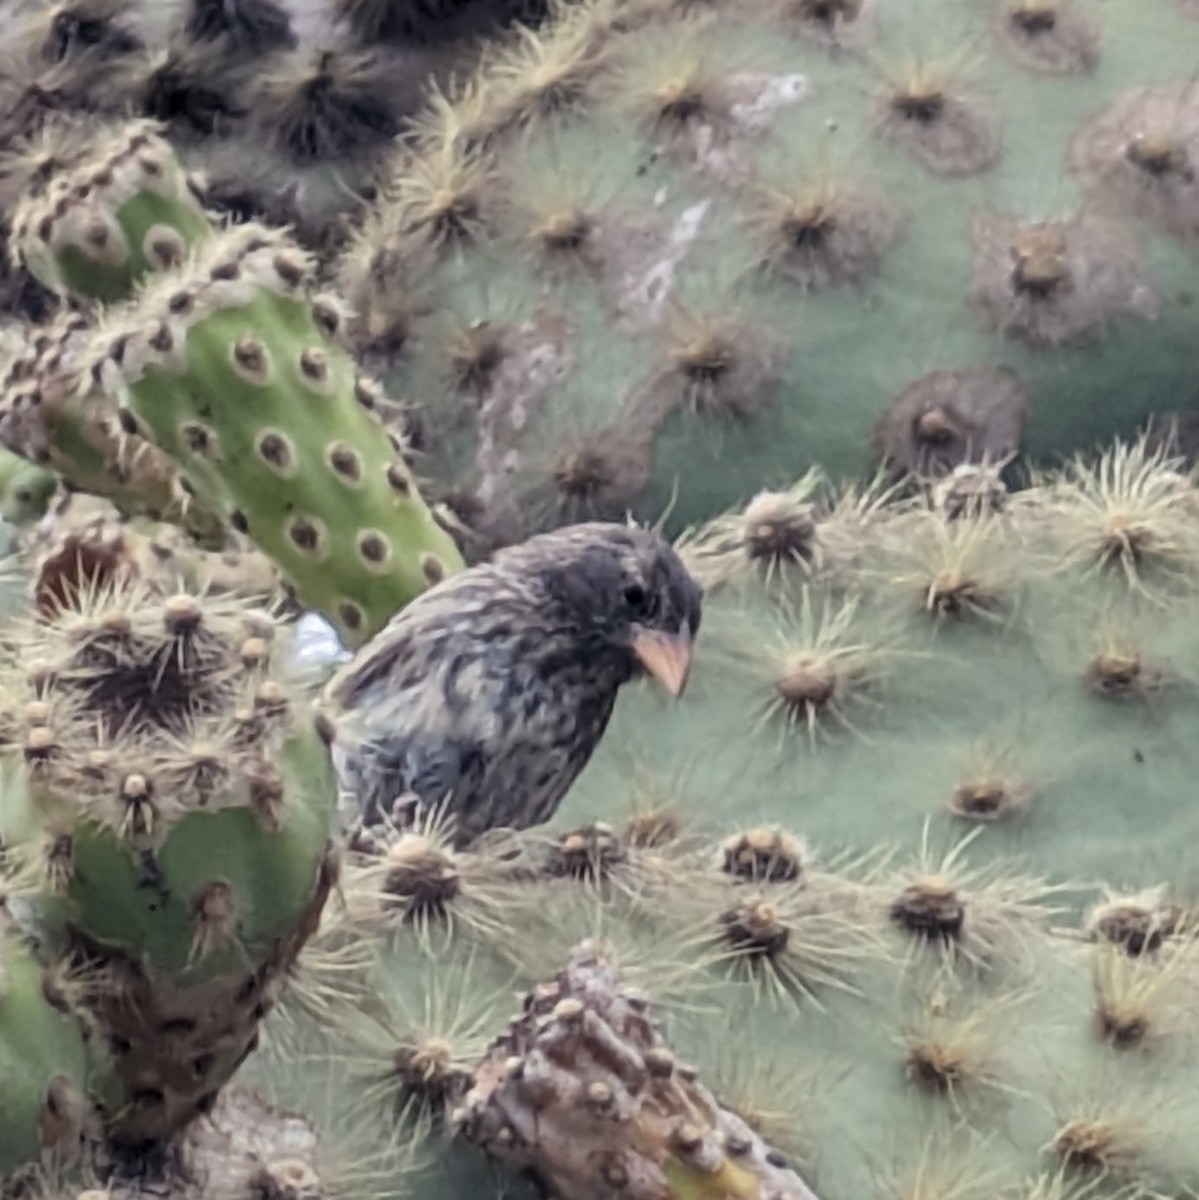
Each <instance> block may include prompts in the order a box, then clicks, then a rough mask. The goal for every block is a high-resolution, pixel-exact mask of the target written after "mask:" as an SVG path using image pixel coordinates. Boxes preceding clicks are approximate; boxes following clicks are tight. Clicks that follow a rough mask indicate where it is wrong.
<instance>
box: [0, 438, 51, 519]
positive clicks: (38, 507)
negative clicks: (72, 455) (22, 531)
mask: <svg viewBox="0 0 1199 1200" xmlns="http://www.w3.org/2000/svg"><path fill="white" fill-rule="evenodd" d="M57 484H58V479H57V477H56V476H55V475H54V474H53V473H52V472H50V471H45V470H43V469H42V468H41V467H39V466H37V465H36V464H34V463H31V462H28V461H27V460H26V459H23V458H21V457H19V456H18V455H16V454H13V453H12V452H11V451H9V450H5V449H3V448H0V516H2V517H3V518H4V519H5V520H6V521H7V522H8V523H9V524H10V525H15V526H17V527H21V526H24V525H29V524H32V523H33V522H34V521H36V520H37V519H38V518H39V517H41V516H42V515H43V513H45V511H46V506H47V505H48V504H49V502H50V496H51V493H52V492H53V491H54V489H55V487H56V486H57Z"/></svg>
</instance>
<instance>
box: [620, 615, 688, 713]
mask: <svg viewBox="0 0 1199 1200" xmlns="http://www.w3.org/2000/svg"><path fill="white" fill-rule="evenodd" d="M633 653H634V654H635V655H636V656H637V658H638V659H639V660H640V662H641V665H642V666H643V667H644V668H645V669H646V670H647V671H648V672H649V673H650V674H651V675H652V676H653V677H654V678H655V679H656V680H657V681H658V682H659V683H660V684H661V685H662V686H663V687H664V688H665V689H666V690H667V691H668V692H669V693H670V694H671V695H672V696H673V697H674V698H675V699H676V700H677V699H678V698H679V697H680V696H681V695H682V694H683V689H684V688H686V686H687V677H688V676H689V675H690V674H691V642H690V641H689V640H688V639H687V638H685V637H682V636H681V635H679V634H677V633H675V634H671V633H658V632H653V631H650V630H647V629H640V630H638V631H637V632H636V634H634V635H633Z"/></svg>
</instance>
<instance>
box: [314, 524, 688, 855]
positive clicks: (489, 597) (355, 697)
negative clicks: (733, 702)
mask: <svg viewBox="0 0 1199 1200" xmlns="http://www.w3.org/2000/svg"><path fill="white" fill-rule="evenodd" d="M701 604H702V592H701V589H700V587H699V585H698V584H697V583H696V582H695V580H694V579H692V578H691V576H690V575H689V574H688V573H687V570H686V569H685V567H684V566H683V564H682V562H681V561H680V560H679V557H678V555H676V554H675V552H674V550H673V549H672V548H671V547H670V546H669V545H668V544H667V543H666V542H665V541H663V540H662V539H661V538H660V537H658V536H657V535H656V534H653V533H650V532H648V531H646V530H641V529H633V528H627V527H625V526H623V525H615V524H603V523H599V522H595V523H589V524H585V525H572V526H569V527H567V528H565V529H558V530H555V531H554V532H552V533H545V534H541V535H540V536H538V537H534V538H530V539H529V540H528V541H527V542H523V543H522V544H520V545H518V546H512V547H509V548H507V549H505V550H501V551H499V552H498V553H497V554H496V555H495V556H494V557H493V558H491V559H490V560H489V561H487V562H485V563H482V564H480V565H478V566H475V567H472V568H470V569H469V570H466V571H462V572H459V573H458V574H455V575H452V576H450V577H449V578H448V579H446V580H445V581H444V582H442V583H440V584H438V585H437V586H436V587H434V588H432V589H430V590H429V591H428V592H426V593H425V594H424V595H422V596H420V597H419V598H418V599H417V600H415V601H414V602H413V603H412V604H410V605H409V606H408V607H407V608H405V609H404V610H403V611H401V612H400V613H398V614H397V615H396V616H395V617H394V618H393V619H392V621H391V623H390V624H389V625H388V626H387V627H386V628H385V629H383V630H382V631H381V632H380V633H379V634H378V635H377V636H376V637H375V638H374V639H373V640H372V641H371V642H370V643H368V644H367V645H366V646H365V647H363V649H362V650H361V651H359V653H358V655H357V657H356V658H355V659H354V660H353V661H352V662H351V663H349V664H348V665H347V666H346V667H344V668H343V669H342V670H341V671H340V672H339V673H338V674H337V675H335V676H334V677H333V679H332V680H331V681H330V683H329V685H328V688H327V690H326V702H327V703H328V706H329V710H330V713H331V715H332V716H333V718H334V722H335V725H336V729H337V738H336V742H335V743H334V747H333V756H334V762H335V763H336V766H337V770H338V774H339V776H340V781H341V786H342V788H343V789H344V790H345V791H347V792H349V793H351V794H352V795H353V796H354V797H355V799H356V802H357V811H358V814H360V816H361V818H362V819H363V820H364V821H365V823H366V824H367V825H375V824H378V823H380V822H383V821H387V820H391V819H395V817H396V814H397V813H398V812H400V811H401V810H403V809H404V807H405V806H407V805H410V804H411V803H412V801H414V800H415V801H418V802H419V805H420V807H421V808H423V809H424V810H425V811H430V810H437V809H440V810H441V811H444V812H445V813H446V814H447V815H449V816H450V817H451V818H452V820H453V822H454V827H455V837H456V840H457V842H458V844H460V845H463V844H465V843H467V842H469V841H472V840H473V839H474V838H476V837H478V836H479V835H480V834H482V833H484V832H486V831H487V830H489V829H494V828H498V827H508V828H512V829H525V828H528V827H529V826H531V825H539V824H541V823H542V822H543V821H547V820H549V818H550V817H551V816H553V814H554V811H555V809H557V807H558V805H559V803H561V801H562V798H563V797H564V796H565V795H566V792H567V791H568V789H569V788H570V785H571V784H572V783H573V782H574V781H575V778H576V777H577V776H578V774H579V772H580V771H582V769H583V768H584V767H585V766H586V765H587V761H588V760H589V759H590V757H591V755H592V753H593V751H594V750H595V748H596V746H597V744H598V743H599V740H600V738H601V737H602V736H603V733H604V730H605V728H606V727H607V725H608V719H609V717H610V716H611V715H612V708H613V706H614V704H615V702H616V694H617V692H618V691H619V689H620V687H621V685H622V684H625V683H628V682H629V681H630V680H632V679H634V678H636V677H637V676H639V675H644V674H648V675H650V676H652V677H653V678H655V679H656V680H657V681H658V682H659V683H660V684H661V685H662V686H663V687H665V688H666V690H667V691H668V692H669V693H670V694H671V695H672V696H675V697H678V696H680V695H681V694H682V692H683V689H684V687H685V686H686V683H687V676H688V673H689V670H690V667H691V651H692V646H693V643H694V640H695V636H696V634H697V633H698V631H699V623H700V611H701Z"/></svg>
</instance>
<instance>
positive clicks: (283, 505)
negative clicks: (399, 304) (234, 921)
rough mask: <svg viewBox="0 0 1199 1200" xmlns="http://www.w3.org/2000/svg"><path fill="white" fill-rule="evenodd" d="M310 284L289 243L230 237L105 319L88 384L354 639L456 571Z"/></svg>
mask: <svg viewBox="0 0 1199 1200" xmlns="http://www.w3.org/2000/svg"><path fill="white" fill-rule="evenodd" d="M312 282H313V264H312V261H311V258H310V257H309V256H308V255H306V254H305V253H303V252H302V251H300V250H299V248H298V247H296V246H295V245H294V244H293V243H291V242H290V241H289V240H288V239H287V238H286V236H285V235H283V234H282V233H279V232H277V231H273V230H269V229H267V228H265V227H263V226H258V225H243V226H239V227H237V228H235V229H232V230H230V231H229V232H228V233H226V234H224V235H222V236H221V237H219V238H213V239H210V240H209V241H208V242H206V243H205V244H204V245H203V246H202V247H201V248H200V249H199V250H198V251H197V253H196V254H195V255H194V256H193V257H192V258H191V259H189V261H188V263H187V265H186V266H185V267H184V268H183V269H182V270H181V271H179V272H174V273H171V274H168V275H165V276H163V277H162V278H161V279H159V280H157V281H155V283H154V284H153V285H152V286H150V287H148V288H147V289H146V290H145V292H144V293H143V294H142V295H141V296H139V297H138V299H137V301H136V303H134V304H132V305H130V306H129V307H127V308H126V309H123V310H120V311H118V312H115V313H113V314H111V320H110V321H109V322H108V323H106V325H105V326H103V327H102V328H101V329H100V330H99V331H98V333H97V335H96V338H95V340H94V343H93V348H92V353H91V362H92V366H91V374H92V376H93V377H94V378H95V379H97V380H98V381H99V382H100V384H101V386H102V387H103V388H104V389H105V390H106V391H107V392H108V394H109V395H111V396H112V397H113V398H114V399H116V400H117V402H118V403H119V404H120V406H121V408H122V412H123V418H122V419H123V421H124V424H125V425H126V426H127V427H128V428H129V429H130V430H131V432H134V433H136V434H137V435H138V436H140V437H143V438H145V439H146V440H148V441H151V442H153V443H154V444H155V445H157V446H158V447H159V448H160V449H161V450H163V451H164V452H165V453H166V454H167V455H169V456H170V458H171V459H173V460H174V461H175V462H177V463H179V464H180V466H181V467H182V469H183V470H184V471H185V473H186V477H187V479H188V481H189V484H190V486H191V488H192V490H193V491H194V493H195V494H196V495H197V496H198V497H200V499H201V500H202V501H203V502H205V503H206V505H207V506H208V507H210V508H212V509H213V510H215V511H218V512H220V513H222V514H223V515H224V516H225V517H226V518H227V520H228V522H229V524H230V525H231V526H232V527H233V528H234V529H235V530H237V531H238V532H240V533H244V534H246V535H247V536H248V537H249V538H250V539H251V540H252V541H253V542H254V543H255V544H256V545H257V546H259V547H260V548H261V549H262V550H263V552H264V553H265V554H267V555H268V556H269V557H270V558H271V559H272V560H273V561H274V562H276V563H277V564H278V565H279V566H280V568H281V569H282V570H283V572H284V573H285V575H286V576H287V578H288V579H289V580H290V581H291V582H292V583H294V585H295V586H296V589H297V591H298V593H299V595H300V597H301V599H302V600H303V601H304V602H305V603H306V604H309V605H311V606H312V607H314V608H317V609H319V610H320V611H322V612H324V613H325V614H326V615H327V616H328V617H329V618H330V619H331V620H334V621H335V622H336V623H337V625H338V626H339V628H340V629H341V630H342V632H343V634H344V636H345V637H346V638H347V639H348V640H350V641H351V642H354V643H357V642H361V641H362V640H363V639H365V638H367V637H369V636H370V635H371V634H372V633H373V632H375V631H376V630H378V629H379V628H381V627H382V625H383V624H384V623H385V622H386V621H387V620H388V618H389V617H390V616H391V615H392V614H393V613H394V612H395V611H397V610H398V609H399V608H400V607H402V605H404V604H405V603H407V601H408V600H410V599H411V598H412V597H413V596H415V595H417V594H419V593H420V592H422V591H424V590H425V589H426V588H427V587H428V586H429V585H430V584H431V583H435V582H436V581H437V580H438V579H440V578H442V577H443V576H444V575H446V574H448V573H449V572H450V571H452V570H455V569H457V568H458V567H459V566H460V565H461V559H460V557H459V556H458V552H457V549H456V547H455V546H454V543H453V541H452V539H451V538H450V536H449V535H448V534H447V533H446V532H445V531H444V529H442V528H441V526H440V525H439V524H438V523H437V522H436V520H435V519H434V517H433V515H432V513H431V512H430V510H429V509H428V507H427V506H426V505H425V503H424V501H423V500H422V499H421V496H420V493H419V491H418V489H417V486H416V482H415V480H414V479H413V476H412V473H411V471H410V469H409V467H408V465H407V463H406V462H405V461H404V457H403V455H404V446H403V444H402V442H400V441H399V440H398V439H397V438H395V437H394V435H393V437H392V439H391V440H389V439H388V437H387V435H385V434H384V432H383V430H382V428H381V427H380V425H379V421H378V418H377V416H376V414H375V413H374V411H373V410H374V409H375V408H376V407H377V405H379V404H380V403H381V400H382V398H381V397H380V395H379V392H378V390H377V389H376V387H375V386H374V384H373V383H372V382H371V381H370V380H369V379H366V378H364V377H363V376H362V375H361V374H360V373H359V372H358V371H357V370H356V369H355V366H354V363H353V360H352V359H351V358H350V357H349V356H348V355H347V354H346V352H345V351H344V350H342V349H341V347H340V346H339V344H338V340H337V338H338V334H339V332H340V330H341V327H342V324H343V321H344V316H343V311H342V307H341V305H340V304H339V303H338V302H337V300H336V299H335V298H332V297H326V296H320V295H315V294H314V291H313V286H312Z"/></svg>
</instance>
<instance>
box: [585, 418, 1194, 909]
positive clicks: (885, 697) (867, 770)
mask: <svg viewBox="0 0 1199 1200" xmlns="http://www.w3.org/2000/svg"><path fill="white" fill-rule="evenodd" d="M989 486H990V487H991V488H993V489H995V490H993V491H991V492H989V493H988V491H987V476H986V472H981V471H973V469H970V470H966V471H963V472H959V473H958V474H957V475H954V476H951V477H950V478H949V479H948V480H947V481H946V486H945V487H944V488H943V489H941V490H940V491H938V492H936V493H935V494H934V495H933V496H932V497H931V498H925V497H917V498H915V499H911V498H909V499H906V500H905V499H902V498H899V497H896V496H894V495H893V496H891V497H890V498H886V497H885V496H884V495H883V494H882V493H880V492H875V493H873V494H871V493H870V492H868V491H867V492H863V491H857V492H849V493H838V492H837V491H836V489H831V488H828V487H826V486H824V485H822V484H821V482H820V481H819V479H818V478H817V477H809V478H807V479H806V480H804V481H802V482H801V483H800V484H799V485H797V486H796V487H795V488H794V489H792V490H791V491H789V492H773V493H764V494H762V495H760V496H759V497H757V498H756V499H755V500H753V501H752V502H751V503H750V504H749V505H748V506H747V507H746V508H745V509H744V510H740V511H738V512H737V513H736V514H733V515H731V516H729V517H726V518H723V519H721V520H719V521H717V522H714V523H713V524H711V525H709V526H706V527H703V528H702V529H700V530H697V531H695V532H694V533H693V534H692V535H690V536H689V537H688V538H687V539H685V540H684V542H683V543H682V547H683V552H684V554H685V556H686V557H687V559H688V561H689V562H690V563H691V564H692V567H693V569H694V570H695V572H696V573H697V575H698V576H699V577H700V578H701V579H703V580H704V581H705V582H706V584H707V586H708V591H707V598H706V603H705V614H704V630H703V633H702V635H701V639H700V646H699V649H698V651H697V665H696V667H695V670H694V671H693V673H692V678H691V683H690V684H689V691H688V694H687V696H686V698H685V701H684V703H682V704H680V705H678V706H672V707H671V708H670V709H669V710H668V711H667V710H664V709H662V708H661V707H660V706H659V705H658V704H657V703H656V701H655V698H654V697H653V696H651V695H649V694H648V692H646V691H644V690H641V691H638V690H634V691H630V692H629V693H628V695H627V696H622V698H621V700H620V702H619V703H618V705H617V710H616V714H615V717H614V720H613V724H612V726H611V727H610V729H609V732H608V734H607V736H606V737H605V740H604V742H603V744H602V745H601V747H600V749H599V750H598V752H597V753H596V755H595V756H594V757H593V759H592V760H591V763H590V765H589V767H588V769H587V770H586V771H585V773H584V774H583V775H582V776H581V778H580V781H579V784H578V785H577V787H576V789H575V790H574V791H573V792H572V794H571V795H570V796H569V797H568V798H567V801H566V802H565V804H564V806H563V810H562V819H563V820H564V821H566V822H568V823H569V822H572V821H573V822H575V823H579V822H583V821H588V820H595V819H600V820H606V821H609V822H614V823H615V822H616V821H617V814H616V813H615V812H614V811H613V809H612V805H613V803H617V804H619V803H620V802H621V800H622V798H623V797H624V796H625V795H626V794H627V791H628V788H627V784H626V783H625V782H623V781H625V780H626V779H627V776H628V772H629V769H630V766H631V765H633V764H637V765H639V768H640V774H639V776H638V778H639V779H641V782H642V783H643V784H645V783H646V781H645V778H644V777H645V776H648V777H649V780H650V781H651V782H652V788H651V789H650V790H653V789H654V788H656V789H658V791H659V792H660V794H661V795H662V796H664V797H668V796H672V795H673V797H674V799H673V800H672V801H671V803H672V807H673V808H674V810H675V811H677V812H681V813H685V814H695V815H697V816H700V817H702V819H703V821H704V822H706V823H708V824H709V825H710V824H711V823H712V822H716V823H717V825H719V823H720V822H728V823H729V825H730V826H731V825H733V824H734V823H736V824H740V823H744V822H749V823H751V824H755V823H760V824H763V825H766V826H771V825H780V826H782V827H784V828H791V829H797V830H798V831H800V832H801V833H802V834H803V835H804V836H807V837H811V838H813V839H814V840H815V841H817V842H818V843H821V844H824V845H830V844H831V845H834V846H836V847H843V848H848V849H852V850H854V851H856V852H858V853H865V852H869V851H872V850H875V849H877V848H878V847H879V846H880V845H906V846H908V847H909V848H910V849H915V847H916V846H917V845H918V844H919V841H920V838H921V836H922V831H923V830H924V823H925V822H926V821H928V822H931V829H932V831H933V833H934V834H935V835H936V837H940V838H943V839H947V840H948V841H950V842H952V841H953V840H954V839H955V838H957V837H960V836H963V835H965V834H967V833H969V832H970V831H971V830H972V829H978V830H980V831H981V832H980V833H979V836H978V837H977V838H976V839H975V840H974V841H972V842H971V843H970V847H969V851H968V853H967V854H966V859H967V860H968V861H969V862H971V863H976V864H983V863H987V862H990V861H992V860H993V859H994V860H1004V861H1006V860H1008V859H1010V858H1013V857H1016V858H1023V859H1025V860H1027V862H1028V864H1029V865H1030V867H1031V868H1032V869H1033V870H1035V872H1036V873H1038V874H1040V875H1043V876H1045V877H1046V878H1048V879H1051V880H1052V881H1053V882H1054V883H1057V884H1067V883H1070V884H1073V885H1075V887H1076V889H1077V890H1076V891H1074V893H1073V895H1072V898H1071V899H1070V901H1069V904H1068V906H1069V907H1071V908H1073V909H1074V911H1075V915H1076V917H1078V916H1080V915H1081V912H1082V910H1083V908H1085V907H1086V906H1087V905H1089V904H1091V903H1094V902H1095V901H1096V900H1097V899H1098V893H1097V890H1096V886H1095V883H1096V881H1102V882H1104V883H1107V884H1110V885H1112V886H1115V887H1117V888H1131V889H1132V890H1133V891H1136V890H1138V889H1140V888H1142V887H1150V886H1156V885H1158V884H1170V885H1173V886H1175V887H1182V886H1184V885H1189V883H1190V879H1191V873H1190V868H1189V866H1188V864H1187V861H1186V854H1185V851H1184V850H1183V847H1185V846H1187V845H1189V843H1190V841H1191V839H1192V833H1193V830H1192V826H1193V824H1194V811H1193V809H1192V807H1191V806H1189V805H1187V804H1184V803H1180V801H1179V797H1181V796H1184V795H1186V794H1187V790H1188V788H1189V784H1188V782H1187V781H1188V780H1189V778H1190V777H1191V775H1192V774H1193V773H1194V771H1195V770H1196V767H1197V765H1199V760H1197V759H1196V757H1195V746H1194V739H1193V738H1192V737H1191V735H1190V733H1189V730H1190V728H1191V726H1192V724H1193V722H1194V720H1195V715H1196V711H1197V709H1196V703H1197V700H1199V693H1197V692H1196V686H1197V684H1199V679H1197V677H1196V675H1195V670H1194V665H1193V660H1194V637H1195V634H1194V630H1195V627H1196V626H1195V620H1196V609H1195V580H1196V578H1197V574H1196V572H1197V571H1199V539H1197V537H1196V533H1195V523H1194V515H1193V514H1194V512H1195V511H1196V507H1195V506H1196V492H1195V489H1194V485H1193V484H1192V483H1191V482H1190V481H1189V480H1188V479H1187V477H1186V476H1185V475H1183V474H1182V473H1181V472H1180V470H1179V464H1178V463H1177V462H1175V461H1173V460H1171V459H1168V458H1166V457H1163V456H1162V455H1161V454H1160V453H1157V452H1153V451H1151V450H1150V449H1149V448H1148V447H1147V445H1146V443H1144V442H1141V443H1138V444H1137V445H1134V446H1129V447H1122V448H1118V449H1117V450H1114V451H1111V452H1109V453H1108V454H1106V455H1104V456H1103V457H1102V458H1101V459H1100V460H1098V462H1097V463H1095V464H1094V465H1091V466H1085V465H1081V464H1080V465H1077V466H1074V467H1071V468H1069V469H1067V470H1063V471H1062V472H1061V473H1060V474H1057V475H1053V476H1049V477H1046V478H1045V479H1043V480H1041V481H1040V482H1038V483H1036V484H1035V485H1034V486H1032V487H1030V488H1028V489H1026V490H1024V491H1021V492H1017V493H1014V494H1012V495H1010V496H1009V495H1007V493H1006V492H1005V491H1004V489H1003V487H1002V485H1001V484H999V483H998V480H997V478H996V477H995V476H994V474H993V473H992V474H991V476H990V483H989ZM989 504H1000V505H1001V506H1002V508H1001V511H999V512H992V511H991V509H990V507H989ZM646 786H649V784H646Z"/></svg>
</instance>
